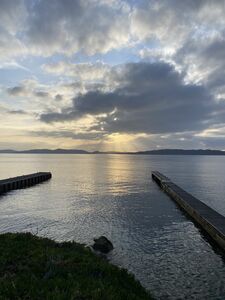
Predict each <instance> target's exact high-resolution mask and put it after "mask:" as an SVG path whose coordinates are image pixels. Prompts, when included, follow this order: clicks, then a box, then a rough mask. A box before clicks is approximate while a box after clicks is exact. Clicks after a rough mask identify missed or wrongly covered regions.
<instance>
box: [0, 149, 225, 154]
mask: <svg viewBox="0 0 225 300" xmlns="http://www.w3.org/2000/svg"><path fill="white" fill-rule="evenodd" d="M1 153H14V154H17V153H18V154H19V153H22V154H129V155H225V151H222V150H210V149H206V150H204V149H198V150H184V149H160V150H148V151H138V152H117V151H115V152H114V151H108V152H101V151H93V152H88V151H85V150H79V149H54V150H51V149H31V150H22V151H18V150H11V149H4V150H0V154H1Z"/></svg>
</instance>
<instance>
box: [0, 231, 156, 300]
mask: <svg viewBox="0 0 225 300" xmlns="http://www.w3.org/2000/svg"><path fill="white" fill-rule="evenodd" d="M0 299H4V300H6V299H21V300H22V299H23V300H24V299H32V300H33V299H52V300H53V299H54V300H57V299H65V300H69V299H79V300H81V299H82V300H84V299H93V300H94V299H113V300H117V299H118V300H119V299H121V300H122V299H123V300H124V299H129V300H132V299H152V298H151V297H150V296H149V294H148V293H147V292H146V291H145V290H144V288H143V287H142V286H141V285H140V284H139V283H138V282H137V281H135V279H134V278H133V276H131V275H130V274H128V273H127V272H126V271H125V270H121V269H119V268H117V267H116V266H113V265H111V264H109V263H108V262H107V261H105V260H103V259H101V258H99V257H97V256H96V255H94V254H93V253H92V252H91V251H90V250H89V249H87V248H84V246H82V245H80V244H77V243H74V242H73V243H69V242H66V243H56V242H54V241H52V240H49V239H45V238H39V237H36V236H33V235H31V234H29V233H26V234H24V233H23V234H21V233H17V234H13V233H8V234H2V235H0Z"/></svg>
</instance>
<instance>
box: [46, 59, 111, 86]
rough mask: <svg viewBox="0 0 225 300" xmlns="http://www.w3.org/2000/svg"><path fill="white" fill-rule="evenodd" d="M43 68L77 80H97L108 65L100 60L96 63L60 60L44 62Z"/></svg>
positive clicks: (107, 70)
mask: <svg viewBox="0 0 225 300" xmlns="http://www.w3.org/2000/svg"><path fill="white" fill-rule="evenodd" d="M42 68H43V70H44V71H46V72H48V73H51V74H54V75H56V76H58V75H63V76H68V77H73V78H74V79H76V80H78V81H99V80H103V79H104V78H105V77H106V76H107V74H108V72H109V71H110V66H109V65H107V64H104V63H101V62H97V63H77V64H73V63H68V62H65V61H60V62H58V63H55V64H45V65H43V66H42Z"/></svg>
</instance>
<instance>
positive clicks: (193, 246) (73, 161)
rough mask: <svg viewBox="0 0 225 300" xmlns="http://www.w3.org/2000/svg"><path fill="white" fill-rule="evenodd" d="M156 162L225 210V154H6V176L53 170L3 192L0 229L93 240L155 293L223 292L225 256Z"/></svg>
mask: <svg viewBox="0 0 225 300" xmlns="http://www.w3.org/2000/svg"><path fill="white" fill-rule="evenodd" d="M154 170H157V171H159V172H161V173H163V174H164V175H166V176H168V177H169V178H170V179H171V180H172V181H174V182H175V183H176V184H178V185H179V186H181V187H182V188H184V189H185V190H186V191H187V192H189V193H191V194H192V195H194V196H196V197H197V198H198V199H200V200H201V201H203V202H205V203H206V204H207V205H209V206H210V207H212V208H213V209H215V210H216V211H218V212H219V213H220V214H222V215H224V216H225V157H223V156H196V155H195V156H191V155H186V156H182V155H179V156H175V155H170V156H167V155H125V154H124V155H120V154H90V155H89V154H71V155H70V154H66V155H64V154H1V155H0V179H4V178H8V177H15V176H18V175H23V174H29V173H35V172H39V171H50V172H52V179H51V180H49V181H47V182H44V183H42V184H39V185H36V186H33V187H30V188H27V189H22V190H16V191H11V192H9V193H7V194H5V195H2V196H0V233H5V232H27V231H28V232H32V233H33V234H37V235H39V236H43V237H49V238H52V239H54V240H57V241H72V240H75V241H77V242H80V243H85V244H87V245H91V244H92V243H93V238H95V237H98V236H101V235H105V236H106V237H107V238H108V239H110V240H111V241H112V243H113V245H114V250H113V251H112V252H111V253H110V254H109V257H108V259H109V260H110V261H111V262H112V263H113V264H115V265H117V266H120V267H123V268H126V269H127V270H128V271H129V272H130V273H132V274H134V276H135V278H136V279H137V280H139V281H140V282H141V284H142V285H143V286H144V287H145V288H147V289H148V290H149V291H150V292H151V293H152V295H153V296H154V297H155V298H156V299H163V300H164V299H171V300H177V299H188V300H189V299H199V300H201V299H204V300H206V299H209V300H210V299H216V300H220V299H225V258H224V254H223V253H222V251H221V250H220V249H219V248H218V247H217V246H216V245H215V244H213V243H212V241H211V240H210V239H209V238H208V237H206V236H205V235H204V233H203V232H202V230H201V229H200V228H198V227H197V226H196V225H195V224H194V223H193V222H192V221H191V220H190V219H189V217H188V216H187V215H186V214H185V213H183V212H182V211H181V210H180V209H179V208H178V207H177V205H176V204H175V203H174V202H173V201H172V200H171V199H170V198H169V197H168V196H167V195H166V194H164V192H163V191H162V190H160V188H159V187H158V186H157V184H156V183H155V182H153V181H152V179H151V172H152V171H154Z"/></svg>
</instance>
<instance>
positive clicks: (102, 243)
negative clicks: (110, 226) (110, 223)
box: [92, 235, 113, 253]
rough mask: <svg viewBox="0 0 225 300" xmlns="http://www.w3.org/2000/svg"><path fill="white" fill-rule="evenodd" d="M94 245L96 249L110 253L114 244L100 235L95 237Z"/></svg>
mask: <svg viewBox="0 0 225 300" xmlns="http://www.w3.org/2000/svg"><path fill="white" fill-rule="evenodd" d="M94 242H95V243H94V245H93V246H92V248H93V249H94V250H96V251H100V252H102V253H108V252H110V251H111V250H113V244H112V243H111V242H110V241H109V240H108V239H107V238H106V237H105V236H103V235H102V236H100V237H99V238H97V239H94Z"/></svg>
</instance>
